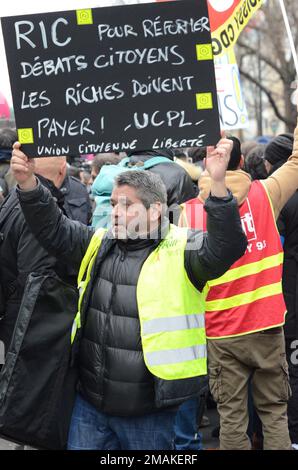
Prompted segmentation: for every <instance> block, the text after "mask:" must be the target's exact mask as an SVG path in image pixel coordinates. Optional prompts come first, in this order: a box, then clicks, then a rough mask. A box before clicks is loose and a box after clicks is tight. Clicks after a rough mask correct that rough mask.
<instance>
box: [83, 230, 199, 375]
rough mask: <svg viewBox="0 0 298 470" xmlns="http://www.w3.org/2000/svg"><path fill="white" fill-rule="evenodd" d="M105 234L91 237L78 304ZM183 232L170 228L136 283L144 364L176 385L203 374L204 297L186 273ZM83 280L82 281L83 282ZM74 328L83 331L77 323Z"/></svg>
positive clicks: (155, 373) (185, 234)
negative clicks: (176, 381)
mask: <svg viewBox="0 0 298 470" xmlns="http://www.w3.org/2000/svg"><path fill="white" fill-rule="evenodd" d="M103 235H104V231H101V232H100V233H98V232H97V233H96V234H94V236H93V238H92V240H91V242H90V245H89V247H88V250H87V253H86V255H85V257H84V259H83V261H82V265H81V269H80V275H79V279H78V281H79V285H81V287H82V289H83V290H82V293H81V296H80V301H79V312H78V314H77V317H78V316H80V309H81V305H82V299H83V296H84V293H85V291H86V288H87V285H88V283H89V281H90V274H91V269H92V267H91V268H90V267H89V264H90V263H92V265H93V263H94V260H95V258H96V255H97V252H98V250H99V247H100V243H101V239H102V237H103ZM186 243H187V229H181V228H178V227H174V226H171V228H170V230H169V233H168V235H167V237H166V238H165V239H164V240H162V241H161V243H160V244H159V246H158V247H157V248H156V249H155V250H154V251H153V252H152V253H151V254H150V256H149V257H148V258H147V259H146V261H145V262H144V264H143V267H142V269H141V272H140V276H139V279H138V284H137V304H138V311H139V318H140V326H141V339H142V347H143V354H144V360H145V364H146V366H147V368H148V369H149V370H150V372H151V373H152V374H153V375H156V376H157V377H160V378H162V379H164V380H177V379H184V378H190V377H196V376H199V375H205V374H206V373H207V357H206V356H207V354H206V335H205V321H204V297H203V295H202V294H201V293H200V292H199V291H198V290H197V289H196V288H195V287H194V286H193V284H192V283H191V282H190V280H189V278H188V276H187V273H186V271H185V268H184V251H185V247H186ZM83 278H84V281H83ZM75 324H76V327H75V328H76V329H77V328H79V327H80V326H81V324H80V320H78V319H77V320H76V322H75Z"/></svg>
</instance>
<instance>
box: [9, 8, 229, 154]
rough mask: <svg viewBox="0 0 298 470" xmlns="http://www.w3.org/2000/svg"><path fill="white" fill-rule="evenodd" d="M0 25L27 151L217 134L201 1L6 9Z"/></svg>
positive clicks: (193, 141) (138, 145) (199, 140)
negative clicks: (29, 11)
mask: <svg viewBox="0 0 298 470" xmlns="http://www.w3.org/2000/svg"><path fill="white" fill-rule="evenodd" d="M2 29H3V35H4V41H5V48H6V54H7V61H8V67H9V74H10V81H11V88H12V94H13V102H14V110H15V117H16V123H17V128H18V135H19V140H20V142H21V143H22V146H23V149H24V151H25V152H26V153H27V154H28V155H29V156H47V155H49V156H51V155H74V154H85V153H99V152H110V151H120V150H123V151H125V150H129V149H130V150H134V149H139V150H142V149H143V150H144V149H151V148H154V149H158V148H165V147H167V148H169V147H191V146H204V145H207V144H215V143H216V142H217V140H218V138H219V134H220V131H219V119H218V108H217V97H216V85H215V77H214V66H213V58H212V49H211V38H210V29H209V20H208V10H207V5H206V2H205V1H204V0H188V1H181V2H169V3H167V2H166V3H158V4H155V3H152V4H143V5H131V6H119V7H109V8H96V9H85V10H77V11H68V12H56V13H46V14H36V15H26V16H18V17H7V18H3V19H2Z"/></svg>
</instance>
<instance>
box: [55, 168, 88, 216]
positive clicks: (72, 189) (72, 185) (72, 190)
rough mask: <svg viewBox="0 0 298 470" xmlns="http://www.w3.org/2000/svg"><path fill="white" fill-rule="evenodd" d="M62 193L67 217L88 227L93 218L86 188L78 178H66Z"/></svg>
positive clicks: (61, 189)
mask: <svg viewBox="0 0 298 470" xmlns="http://www.w3.org/2000/svg"><path fill="white" fill-rule="evenodd" d="M60 191H61V193H62V194H63V196H64V210H65V213H66V215H67V216H68V217H69V218H70V219H72V220H78V221H79V222H82V224H86V225H88V224H89V223H90V221H91V218H92V208H91V202H90V198H89V194H88V191H87V188H86V186H85V185H84V184H83V183H81V182H80V181H79V180H78V179H77V178H74V177H73V176H66V178H65V180H64V181H63V184H62V186H61V188H60Z"/></svg>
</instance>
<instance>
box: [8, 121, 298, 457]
mask: <svg viewBox="0 0 298 470" xmlns="http://www.w3.org/2000/svg"><path fill="white" fill-rule="evenodd" d="M16 141H17V137H16V133H15V131H14V130H13V129H2V130H0V203H1V209H0V236H1V238H0V286H1V290H0V341H2V343H4V345H5V350H6V351H9V350H10V348H11V343H12V337H13V332H14V326H15V323H16V320H17V317H18V315H19V311H20V309H21V305H22V300H23V295H24V291H25V287H26V282H27V279H28V276H29V275H30V274H31V273H41V274H45V273H49V272H52V273H54V275H55V276H58V277H59V278H60V279H62V280H63V281H64V282H66V283H68V284H71V285H76V284H77V275H78V273H79V288H80V297H79V310H78V313H77V312H73V314H74V318H75V321H74V328H73V331H72V341H73V347H74V349H76V355H75V362H76V364H77V367H78V370H79V379H78V383H77V386H76V389H77V393H76V399H75V403H74V408H73V413H72V418H71V422H70V424H69V436H68V449H99V450H116V449H123V450H124V449H125V450H128V449H133V450H136V449H147V450H149V449H152V450H161V449H162V450H168V449H173V448H174V449H178V450H187V449H193V450H199V449H202V448H203V447H204V442H202V441H201V437H200V433H199V426H200V424H201V421H202V418H203V414H204V409H205V402H206V399H207V398H208V399H209V400H210V399H211V397H212V399H213V400H214V402H215V403H216V406H217V410H218V413H219V416H220V429H219V439H220V448H221V449H239V450H248V449H251V448H254V444H255V439H256V438H257V439H258V441H259V442H260V448H264V449H272V450H278V449H281V450H290V449H298V354H297V348H298V196H297V194H298V193H297V190H298V129H296V130H295V132H294V135H292V134H282V135H279V136H277V137H275V138H273V139H272V140H271V141H270V142H269V143H268V144H267V145H263V144H262V145H260V144H257V143H251V142H250V143H249V149H248V151H247V152H245V151H244V146H243V149H242V148H241V143H240V141H239V140H238V139H237V138H236V137H228V138H222V139H221V140H220V141H219V142H218V145H217V146H216V147H213V148H208V149H204V148H192V149H180V150H179V151H177V150H175V152H172V151H170V150H167V151H164V150H163V151H152V150H150V149H148V150H144V151H138V152H134V153H130V154H127V155H125V154H100V155H94V156H88V158H85V157H84V156H82V157H81V158H74V157H69V156H67V157H47V158H36V159H34V160H32V159H28V158H27V156H26V155H25V154H24V153H23V151H22V148H21V146H20V144H18V143H16ZM246 144H247V143H246ZM247 147H248V145H247ZM82 162H83V163H82ZM227 222H228V223H227ZM286 312H287V315H285V313H286ZM36 354H38V351H36ZM0 367H1V366H0ZM0 380H1V375H0ZM28 393H30V392H28ZM252 423H253V424H252ZM256 423H257V424H258V425H256ZM0 434H1V429H0Z"/></svg>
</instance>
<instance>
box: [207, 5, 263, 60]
mask: <svg viewBox="0 0 298 470" xmlns="http://www.w3.org/2000/svg"><path fill="white" fill-rule="evenodd" d="M262 3H263V0H208V9H209V19H210V26H211V35H212V46H213V54H214V56H219V55H221V54H224V53H226V52H227V51H228V49H229V48H230V47H232V46H234V45H235V43H236V41H237V39H238V37H239V34H240V33H241V31H242V30H243V29H244V28H245V26H246V25H247V23H248V22H249V20H250V19H251V17H252V16H253V14H254V13H255V12H256V11H257V10H258V9H259V8H260V7H261V6H262Z"/></svg>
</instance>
